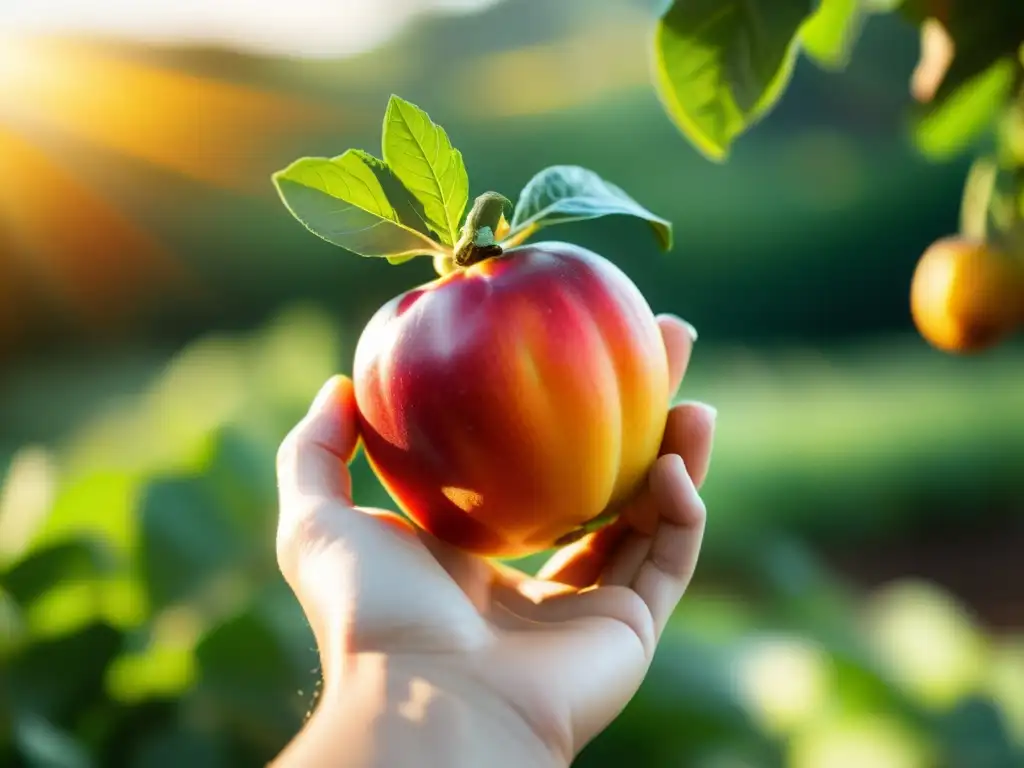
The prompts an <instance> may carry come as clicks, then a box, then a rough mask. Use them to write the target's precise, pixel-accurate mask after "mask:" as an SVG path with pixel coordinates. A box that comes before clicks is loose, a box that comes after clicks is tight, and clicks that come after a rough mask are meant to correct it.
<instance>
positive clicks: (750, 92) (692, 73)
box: [655, 0, 814, 160]
mask: <svg viewBox="0 0 1024 768" xmlns="http://www.w3.org/2000/svg"><path fill="white" fill-rule="evenodd" d="M813 10H814V3H813V2H811V0H778V2H769V0H749V1H748V2H736V1H735V0H731V1H730V2H725V3H722V2H718V0H676V2H674V3H673V4H672V6H671V7H670V8H669V9H668V10H667V11H666V12H665V14H664V15H663V16H662V17H661V20H660V21H659V23H658V27H657V32H656V37H655V55H656V87H657V89H658V92H659V94H660V96H661V99H662V102H663V103H664V105H665V107H666V109H667V111H668V113H669V115H670V117H671V118H672V119H673V120H674V121H675V123H676V125H677V126H678V127H679V128H680V130H682V131H683V133H685V134H686V135H687V136H688V137H689V138H690V140H691V141H692V142H693V143H694V145H695V146H696V147H697V148H698V149H699V150H700V151H701V152H703V153H704V154H705V155H706V156H707V157H709V158H711V159H713V160H723V159H725V157H726V155H727V154H728V152H729V148H730V145H731V144H732V142H733V140H734V139H735V138H736V137H737V136H739V135H740V134H741V133H743V132H744V131H746V130H747V129H748V128H749V127H750V126H751V125H752V124H753V123H754V122H756V121H757V120H758V119H760V118H761V117H763V116H764V115H765V114H766V113H767V112H768V111H769V110H770V109H771V107H772V106H774V104H775V102H776V101H777V100H778V99H779V97H780V96H781V95H782V92H783V90H784V89H785V87H786V85H787V84H788V82H789V78H790V75H791V74H792V71H793V65H794V63H795V60H796V54H797V50H798V45H797V42H798V37H797V36H798V32H799V31H800V28H801V25H802V24H803V23H804V21H805V20H806V19H807V18H808V16H809V15H810V14H811V12H812V11H813Z"/></svg>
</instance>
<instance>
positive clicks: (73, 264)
mask: <svg viewBox="0 0 1024 768" xmlns="http://www.w3.org/2000/svg"><path fill="white" fill-rule="evenodd" d="M328 120H330V121H331V122H330V124H331V125H337V124H338V123H339V122H341V121H340V120H339V119H338V116H337V115H335V114H331V111H329V110H328V109H327V108H326V107H323V106H320V105H318V104H316V103H313V102H309V101H304V100H301V99H298V98H291V97H288V96H284V95H280V94H274V93H270V92H267V91H262V90H257V89H255V88H250V87H246V86H244V85H240V84H236V83H230V82H225V81H218V80H214V79H209V78H204V77H201V76H199V75H195V74H190V73H186V72H181V71H175V70H173V69H170V68H164V67H157V66H154V65H151V64H147V63H143V62H137V61H133V60H132V59H130V58H128V57H127V56H124V55H118V54H115V53H110V52H109V51H106V50H103V49H101V48H99V47H98V46H96V45H91V44H86V43H82V42H71V41H67V40H55V39H42V38H37V39H29V38H9V37H2V38H0V172H2V173H3V177H4V183H3V185H0V275H3V277H4V282H5V283H6V284H7V286H6V289H5V292H10V290H9V289H11V280H9V279H8V278H13V279H14V282H15V283H17V282H18V281H20V282H21V284H22V285H21V288H20V289H19V293H25V290H24V289H26V288H28V289H29V291H30V292H36V291H38V292H41V295H42V296H45V297H46V300H47V301H49V300H51V299H52V300H54V301H55V302H56V303H57V305H58V306H59V308H60V312H61V313H62V314H63V313H64V312H68V313H70V314H71V315H72V322H75V323H85V324H88V325H90V326H97V325H99V326H104V327H112V326H113V325H116V323H117V322H118V321H119V320H120V319H123V317H124V316H125V314H126V313H128V312H130V311H132V310H133V309H135V308H137V307H138V306H140V305H141V304H142V303H143V302H144V301H146V300H148V299H150V298H151V297H152V296H153V295H154V292H156V293H166V292H167V290H168V289H177V288H179V287H181V286H183V285H185V284H186V282H184V280H186V279H187V278H188V276H187V275H186V274H185V267H184V265H183V264H182V263H180V261H179V260H178V259H176V257H175V255H174V254H173V253H171V252H170V250H169V249H168V248H167V246H166V245H164V244H162V243H161V242H160V241H159V239H158V238H157V237H156V236H154V234H152V233H150V232H147V231H146V230H145V229H143V228H142V227H141V226H140V225H139V224H138V223H136V222H134V221H133V220H132V219H131V218H130V216H129V215H127V213H125V212H124V211H122V210H119V207H118V206H117V204H116V202H115V201H113V200H108V199H106V198H105V197H104V195H103V194H102V193H101V192H100V191H99V190H98V189H97V188H96V187H97V184H96V183H95V181H93V182H90V179H89V178H86V177H84V175H83V176H79V175H77V174H76V166H77V165H78V163H77V162H76V157H78V155H77V154H76V153H77V152H79V151H80V150H83V149H84V150H85V151H88V150H89V148H90V147H92V148H94V149H96V150H100V151H101V152H102V153H105V154H107V155H109V156H112V157H113V158H115V160H116V159H117V158H123V159H125V160H130V161H135V162H141V163H142V164H143V165H149V166H151V167H152V168H154V169H157V170H160V171H162V172H166V173H171V174H174V175H177V176H179V177H181V178H183V179H186V180H188V181H191V182H196V183H199V184H202V185H205V186H208V187H212V188H216V189H221V190H225V191H231V192H234V193H242V194H267V193H268V192H267V189H269V186H268V182H267V174H268V171H267V167H266V165H267V150H268V148H272V147H273V146H274V144H275V143H276V142H278V141H279V140H281V139H283V138H287V137H288V136H290V135H295V134H298V133H302V132H305V131H308V130H311V129H313V128H315V127H317V126H318V125H321V126H322V125H325V124H327V122H326V121H328ZM42 137H47V139H43V138H42ZM50 137H52V138H50ZM62 138H64V139H68V140H69V141H67V142H63V141H61V139H62ZM54 139H56V140H54ZM139 184H140V185H141V181H140V182H139ZM264 187H266V188H267V189H265V188H264ZM139 189H140V191H143V190H142V187H141V186H140V187H139ZM193 287H194V286H193ZM8 309H10V306H8ZM15 314H16V313H12V312H0V325H2V326H3V327H2V328H0V337H5V336H10V335H11V333H12V332H14V331H15V330H16V328H17V326H18V325H19V322H18V319H17V317H16V316H15Z"/></svg>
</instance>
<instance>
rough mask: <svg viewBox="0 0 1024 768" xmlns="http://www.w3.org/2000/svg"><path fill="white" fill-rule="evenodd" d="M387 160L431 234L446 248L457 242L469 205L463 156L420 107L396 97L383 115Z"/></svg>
mask: <svg viewBox="0 0 1024 768" xmlns="http://www.w3.org/2000/svg"><path fill="white" fill-rule="evenodd" d="M382 144H383V153H384V160H385V161H386V162H387V164H388V166H389V167H390V168H391V169H392V171H394V174H395V176H397V177H398V179H399V180H400V181H401V182H402V184H403V185H404V186H405V187H406V188H407V189H408V190H409V191H410V192H411V193H412V195H413V196H414V197H415V199H416V200H418V201H419V202H420V204H421V205H422V206H423V211H424V213H425V215H426V221H427V223H428V225H429V226H430V228H431V230H432V231H433V232H434V233H435V234H436V236H437V237H438V238H439V239H440V241H441V242H442V243H444V244H445V245H453V244H454V243H455V241H456V240H457V239H458V237H459V225H460V223H461V221H462V214H463V213H464V212H465V210H466V205H467V204H468V203H469V176H468V175H467V173H466V164H465V162H464V161H463V159H462V153H461V152H459V150H457V149H455V148H454V147H452V143H451V141H450V140H449V139H448V134H447V133H445V131H444V129H443V128H442V127H441V126H439V125H436V124H435V123H434V122H433V121H432V120H431V119H430V116H429V115H427V113H426V112H424V111H423V110H422V109H420V108H419V107H417V106H415V105H414V104H410V103H409V102H407V101H405V100H404V99H400V98H399V97H397V96H392V97H391V100H390V101H389V102H388V108H387V111H386V112H385V114H384V134H383V139H382Z"/></svg>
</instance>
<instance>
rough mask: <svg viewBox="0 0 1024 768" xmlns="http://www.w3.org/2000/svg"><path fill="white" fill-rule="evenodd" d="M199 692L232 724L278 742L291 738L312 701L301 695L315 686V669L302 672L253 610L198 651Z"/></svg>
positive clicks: (305, 663)
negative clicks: (265, 735)
mask: <svg viewBox="0 0 1024 768" xmlns="http://www.w3.org/2000/svg"><path fill="white" fill-rule="evenodd" d="M196 660H197V661H198V664H199V669H200V676H199V684H198V689H197V692H198V693H199V694H200V695H201V696H202V697H203V698H204V699H205V700H207V701H209V702H211V703H213V704H215V705H216V707H217V709H218V711H220V713H221V714H222V716H224V717H225V718H227V719H229V720H230V721H232V722H234V723H236V724H239V725H243V726H245V727H247V728H248V729H257V730H259V731H263V732H265V733H267V734H268V735H272V736H273V737H274V738H276V739H281V738H285V739H286V738H290V736H291V733H293V732H294V729H295V728H296V727H297V726H298V725H299V724H300V723H301V718H302V714H303V711H304V710H305V709H306V708H307V707H308V704H309V701H308V699H304V694H302V693H299V692H298V691H299V689H300V688H301V687H302V686H303V685H304V684H306V683H310V684H311V683H313V682H314V680H313V676H312V675H311V674H310V671H311V670H312V666H311V663H314V659H313V658H311V657H305V658H304V659H302V662H301V664H302V666H301V667H300V662H299V660H298V659H297V658H295V657H294V656H293V653H292V649H291V648H290V647H289V645H288V642H287V641H286V639H285V638H283V637H282V636H281V634H280V633H279V632H278V631H277V628H276V627H275V626H274V625H273V622H272V621H271V620H269V619H268V617H266V616H265V615H263V613H262V612H261V611H260V610H258V607H256V606H253V608H252V609H250V610H246V611H243V612H241V613H239V614H237V615H235V616H234V617H232V618H230V619H228V620H227V621H225V622H224V623H223V624H220V625H219V626H217V627H215V628H213V629H211V630H210V631H209V632H208V633H207V634H206V635H205V636H204V637H203V639H202V640H201V641H200V643H199V645H198V646H197V648H196Z"/></svg>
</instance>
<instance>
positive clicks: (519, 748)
mask: <svg viewBox="0 0 1024 768" xmlns="http://www.w3.org/2000/svg"><path fill="white" fill-rule="evenodd" d="M340 662H341V663H340V664H338V665H335V666H334V667H333V668H332V669H331V670H330V672H329V675H330V676H329V677H328V678H327V679H325V680H324V687H323V691H322V695H321V700H320V704H319V706H318V708H317V712H316V714H315V715H314V716H313V719H314V720H316V721H317V724H316V725H317V727H319V728H322V729H324V730H327V731H329V732H333V733H334V734H335V741H336V743H337V744H338V749H339V750H340V751H339V752H338V755H339V757H340V758H344V759H341V760H340V761H335V762H333V763H331V765H334V766H338V765H344V766H346V767H347V766H352V768H356V767H357V766H358V768H364V767H365V768H369V767H370V766H374V768H376V766H389V767H393V768H402V767H403V766H406V765H415V766H423V768H428V767H429V766H434V765H437V766H446V768H460V767H461V766H473V768H478V766H481V765H487V766H493V767H494V768H502V767H503V766H516V768H533V767H534V766H536V768H566V767H567V766H568V765H569V762H570V761H569V759H568V758H567V757H565V756H563V755H559V754H558V753H557V751H556V750H554V749H552V748H551V746H550V745H547V744H545V743H544V740H543V739H541V738H540V737H539V736H538V735H537V733H536V731H535V730H534V729H533V728H531V727H530V725H529V724H528V722H527V721H526V719H525V718H524V717H522V716H521V715H520V714H519V713H518V712H517V711H516V709H515V708H514V707H513V706H512V705H511V704H510V703H508V702H506V701H504V700H503V699H502V698H501V697H500V696H498V695H497V694H495V693H494V692H493V691H492V690H490V689H489V688H487V687H486V686H485V685H483V684H482V683H480V682H479V681H477V680H476V679H474V678H473V677H472V676H471V675H468V674H466V673H465V671H464V667H465V665H464V660H461V661H460V663H459V664H457V665H456V664H448V663H446V662H445V659H444V658H443V657H435V658H432V657H430V656H389V655H384V654H368V653H361V654H352V655H349V656H346V657H345V658H344V659H342V660H340ZM318 764H319V763H318Z"/></svg>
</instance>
